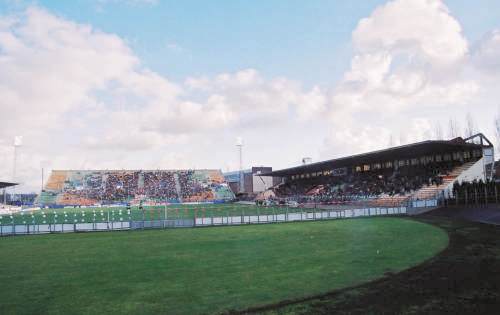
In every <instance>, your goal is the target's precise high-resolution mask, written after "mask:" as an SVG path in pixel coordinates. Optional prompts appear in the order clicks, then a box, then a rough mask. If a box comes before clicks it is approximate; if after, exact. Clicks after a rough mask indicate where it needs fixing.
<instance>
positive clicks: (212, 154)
mask: <svg viewBox="0 0 500 315" xmlns="http://www.w3.org/2000/svg"><path fill="white" fill-rule="evenodd" d="M499 85H500V1H493V0H490V1H488V0H479V1H466V0H457V1H442V0H391V1H382V0H363V1H361V0H360V1H320V0H310V1H292V0H289V1H273V0H266V1H234V0H233V1H229V0H228V1H201V0H199V1H162V0H95V1H90V0H74V1H61V0H57V1H56V0H50V1H49V0H37V1H25V0H0V110H1V111H2V112H8V113H9V115H8V116H5V115H3V116H1V117H0V165H12V157H13V149H12V145H11V142H12V139H13V138H14V136H18V135H22V136H24V145H23V147H22V149H20V150H19V157H18V163H19V167H18V169H19V172H18V174H19V175H18V176H19V178H18V179H16V181H20V182H22V183H23V186H22V187H21V189H22V190H29V189H34V188H33V187H35V188H36V187H39V184H38V180H39V176H38V175H39V170H40V168H41V167H44V168H45V169H49V170H50V169H81V168H87V169H111V168H119V169H122V168H123V169H127V168H130V169H156V168H163V169H175V168H219V169H223V170H234V169H236V168H237V166H238V157H237V153H236V150H235V146H234V143H235V139H236V137H238V136H242V137H243V139H244V143H245V149H244V166H245V167H251V166H259V165H264V166H272V167H273V168H275V169H279V168H283V167H289V166H294V165H297V164H298V163H300V161H301V159H302V158H303V157H312V158H313V161H318V160H322V159H329V158H334V157H339V156H344V155H347V154H354V153H361V152H367V151H370V150H375V149H381V148H384V147H387V146H388V144H389V142H391V143H393V144H394V145H397V144H406V143H411V142H416V141H421V140H428V139H443V138H444V139H448V138H452V137H454V136H460V135H465V128H462V127H464V126H465V117H466V116H467V115H469V116H470V117H472V118H473V122H474V128H473V129H474V130H475V131H482V132H484V133H485V134H486V135H487V136H489V137H490V138H493V139H494V138H496V137H495V130H494V126H493V119H494V118H495V116H496V115H498V113H500V108H499V107H500V104H499V103H498V99H500V91H499V90H498V86H499ZM450 121H455V122H456V123H457V124H458V125H460V128H458V129H460V130H459V133H458V134H453V132H450V131H449V130H448V129H449V128H448V126H449V122H450ZM390 139H392V141H390ZM499 139H500V137H499ZM499 144H500V141H499ZM499 146H500V145H499ZM10 174H11V171H10V169H9V167H6V168H5V167H4V168H0V178H5V179H8V178H10V176H11V175H10Z"/></svg>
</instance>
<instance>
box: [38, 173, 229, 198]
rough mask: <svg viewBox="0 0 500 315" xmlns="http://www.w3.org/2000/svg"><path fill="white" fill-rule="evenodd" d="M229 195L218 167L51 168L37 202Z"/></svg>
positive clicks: (226, 196) (227, 187) (219, 196)
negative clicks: (147, 168) (198, 168)
mask: <svg viewBox="0 0 500 315" xmlns="http://www.w3.org/2000/svg"><path fill="white" fill-rule="evenodd" d="M233 198H234V194H233V193H232V191H231V190H230V188H229V186H228V185H227V183H226V182H225V180H224V177H223V176H222V173H221V171H220V170H53V171H52V173H51V175H50V177H49V180H48V181H47V183H46V185H45V187H44V189H43V191H42V192H41V194H40V196H39V198H38V200H37V203H38V204H40V205H65V206H71V205H85V206H90V205H105V204H117V203H131V204H139V203H144V204H149V205H154V204H165V203H179V202H221V201H227V200H232V199H233Z"/></svg>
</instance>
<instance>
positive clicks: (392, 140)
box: [389, 134, 394, 148]
mask: <svg viewBox="0 0 500 315" xmlns="http://www.w3.org/2000/svg"><path fill="white" fill-rule="evenodd" d="M393 146H394V139H393V137H392V134H391V135H390V136H389V148H391V147H393Z"/></svg>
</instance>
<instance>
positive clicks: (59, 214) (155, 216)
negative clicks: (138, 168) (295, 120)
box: [0, 204, 297, 225]
mask: <svg viewBox="0 0 500 315" xmlns="http://www.w3.org/2000/svg"><path fill="white" fill-rule="evenodd" d="M293 209H295V208H287V207H278V206H276V207H257V206H255V205H240V204H200V205H194V204H177V205H169V206H167V207H165V206H146V207H144V209H143V210H140V209H139V207H137V206H134V207H131V209H130V213H129V211H128V210H127V209H126V207H112V208H104V207H103V208H65V209H42V210H36V211H24V212H20V213H17V214H14V215H5V214H4V215H0V225H12V224H13V223H14V224H61V223H92V222H107V221H115V222H118V221H130V220H135V221H140V220H146V221H149V220H164V219H165V218H167V219H192V218H194V217H195V216H196V217H197V218H201V217H206V218H209V217H211V216H240V215H257V214H260V215H266V214H269V215H272V214H281V213H285V212H287V211H297V210H293Z"/></svg>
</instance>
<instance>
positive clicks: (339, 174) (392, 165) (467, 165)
mask: <svg viewBox="0 0 500 315" xmlns="http://www.w3.org/2000/svg"><path fill="white" fill-rule="evenodd" d="M493 152H494V150H493V145H492V143H491V142H490V141H489V140H488V139H487V138H486V137H485V136H484V135H482V134H477V135H474V136H472V137H469V138H466V139H462V138H456V139H452V140H447V141H445V140H428V141H423V142H418V143H412V144H408V145H403V146H397V147H392V148H388V149H384V150H379V151H374V152H369V153H363V154H357V155H352V156H347V157H343V158H338V159H331V160H326V161H322V162H317V163H312V164H306V165H301V166H296V167H291V168H287V169H282V170H277V171H273V172H268V173H265V174H263V175H264V176H272V177H275V178H279V179H280V184H279V185H276V186H274V187H273V191H274V192H275V194H276V196H277V197H278V198H284V199H292V200H297V201H299V202H305V203H307V202H314V203H318V202H319V203H348V202H358V201H373V202H378V203H380V202H384V201H388V202H392V203H395V202H396V203H397V202H399V203H403V202H406V201H408V200H410V199H411V200H423V199H428V198H437V197H438V196H439V195H444V194H447V195H449V194H450V193H452V190H453V183H454V182H457V181H459V182H472V181H483V182H484V181H489V180H491V179H492V177H493V173H494V165H493V164H494V163H493V161H494V156H493Z"/></svg>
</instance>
